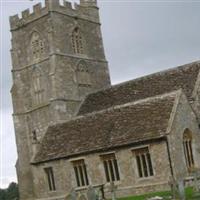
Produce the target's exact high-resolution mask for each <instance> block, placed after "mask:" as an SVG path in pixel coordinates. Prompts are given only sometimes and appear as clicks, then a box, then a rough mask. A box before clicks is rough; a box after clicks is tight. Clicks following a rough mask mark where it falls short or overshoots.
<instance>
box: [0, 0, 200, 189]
mask: <svg viewBox="0 0 200 200" xmlns="http://www.w3.org/2000/svg"><path fill="white" fill-rule="evenodd" d="M74 1H75V0H74ZM38 2H41V1H39V0H34V1H29V0H12V1H11V0H0V5H1V10H0V12H1V13H0V14H1V15H0V24H1V29H0V30H1V31H0V33H1V42H0V43H1V52H0V55H1V58H0V61H1V66H0V67H1V71H0V97H1V99H0V114H1V118H0V120H1V123H0V134H1V138H0V142H1V143H0V147H1V148H0V153H1V154H0V155H1V159H0V188H4V187H7V185H8V184H9V182H11V181H16V173H15V162H16V159H17V153H16V147H15V137H14V130H13V123H12V105H11V97H10V92H9V91H10V88H11V85H12V81H11V58H10V51H9V50H10V48H11V46H10V39H11V38H10V37H11V35H10V33H9V21H8V19H9V16H11V15H14V14H17V13H20V12H21V11H22V10H25V9H26V8H28V7H29V8H31V7H32V5H33V4H36V3H38ZM71 2H72V0H71ZM76 2H77V1H76ZM99 7H100V16H101V22H102V31H103V38H104V45H105V50H106V55H107V60H108V61H109V66H110V73H111V79H112V83H118V82H122V81H125V80H129V79H133V78H135V77H138V76H141V75H145V74H149V73H152V72H155V71H159V70H163V69H166V68H170V67H174V66H177V65H180V64H185V63H189V62H192V61H196V60H200V26H199V23H200V0H199V1H192V0H185V1H175V0H174V1H164V0H160V1H156V0H154V1H150V0H145V1H142V0H140V1H133V0H123V1H120V0H112V1H109V0H99Z"/></svg>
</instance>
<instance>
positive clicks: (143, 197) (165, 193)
mask: <svg viewBox="0 0 200 200" xmlns="http://www.w3.org/2000/svg"><path fill="white" fill-rule="evenodd" d="M193 193H194V191H193V188H191V187H189V188H186V189H185V194H186V200H193V198H192V196H193ZM155 196H160V197H164V199H169V197H171V196H172V194H171V192H170V191H162V192H155V193H149V194H144V195H139V196H130V197H124V198H120V199H119V200H146V199H147V198H150V197H155ZM194 200H195V199H194Z"/></svg>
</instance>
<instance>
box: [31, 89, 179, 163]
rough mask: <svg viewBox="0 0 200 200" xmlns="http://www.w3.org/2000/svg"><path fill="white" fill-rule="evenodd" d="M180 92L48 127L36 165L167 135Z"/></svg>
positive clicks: (36, 158) (35, 161)
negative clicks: (171, 115)
mask: <svg viewBox="0 0 200 200" xmlns="http://www.w3.org/2000/svg"><path fill="white" fill-rule="evenodd" d="M177 94H178V93H177V92H173V93H169V94H165V95H160V96H157V97H153V98H147V99H144V100H141V101H138V102H132V103H128V104H124V105H122V106H116V107H113V108H110V109H107V110H104V111H100V112H97V113H92V114H88V115H85V116H80V117H77V118H75V119H73V120H71V121H67V122H65V123H62V124H57V125H55V126H52V127H49V129H48V131H47V133H46V135H45V136H44V139H43V141H42V144H41V147H40V149H39V152H38V153H37V155H36V157H35V160H34V162H33V163H38V162H45V161H49V160H54V159H60V158H67V157H71V156H75V155H80V154H85V153H92V152H95V151H105V150H108V149H112V148H115V147H120V146H125V145H131V144H134V143H136V142H139V141H144V140H149V139H154V138H160V137H162V136H164V135H165V134H166V130H167V127H168V122H169V119H170V114H171V112H172V109H173V105H174V102H175V99H176V97H177Z"/></svg>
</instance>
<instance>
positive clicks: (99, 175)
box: [33, 141, 171, 199]
mask: <svg viewBox="0 0 200 200" xmlns="http://www.w3.org/2000/svg"><path fill="white" fill-rule="evenodd" d="M148 146H149V151H150V154H151V158H152V163H153V167H154V176H152V177H148V178H139V176H138V171H137V165H136V159H135V157H134V155H133V153H132V150H133V149H132V148H125V149H119V150H115V151H113V152H114V153H115V155H116V158H117V161H118V167H119V171H120V181H117V182H116V186H117V196H118V197H119V196H129V195H133V194H141V193H145V192H152V191H159V190H166V189H169V186H168V182H169V180H170V176H171V172H170V166H169V160H168V154H167V146H166V142H165V141H160V142H157V143H152V144H149V145H148ZM104 153H105V152H104ZM108 153H109V152H108ZM100 155H101V153H99V154H97V153H96V154H91V155H87V156H83V157H77V158H73V159H69V160H64V159H63V160H60V161H52V162H49V163H45V164H40V165H37V166H33V170H34V174H35V176H34V187H35V188H34V190H35V191H37V198H38V199H40V198H48V197H55V198H57V197H59V196H65V195H67V194H68V193H69V192H70V191H71V189H72V188H75V189H76V190H77V191H79V192H80V191H81V192H84V190H86V188H87V187H81V188H77V186H76V180H75V174H74V169H73V165H72V163H71V161H74V160H76V159H85V163H86V166H87V173H88V178H89V182H90V184H91V185H93V186H98V185H101V184H105V191H106V196H107V197H110V184H109V183H106V178H105V172H104V167H103V163H102V160H101V159H100ZM50 166H51V167H53V170H54V175H55V182H56V188H57V189H56V191H54V192H49V190H48V183H47V180H46V177H45V173H44V168H45V167H50Z"/></svg>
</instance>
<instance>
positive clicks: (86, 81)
mask: <svg viewBox="0 0 200 200" xmlns="http://www.w3.org/2000/svg"><path fill="white" fill-rule="evenodd" d="M77 82H78V85H79V86H83V87H90V86H91V77H90V72H89V69H88V66H87V65H86V64H85V63H84V62H80V63H79V65H78V67H77Z"/></svg>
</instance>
